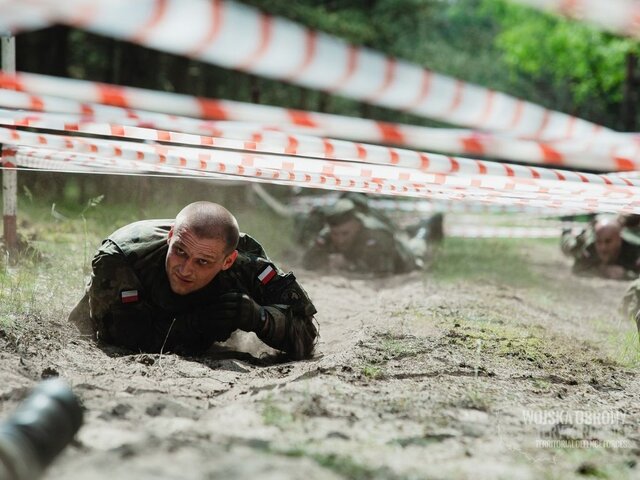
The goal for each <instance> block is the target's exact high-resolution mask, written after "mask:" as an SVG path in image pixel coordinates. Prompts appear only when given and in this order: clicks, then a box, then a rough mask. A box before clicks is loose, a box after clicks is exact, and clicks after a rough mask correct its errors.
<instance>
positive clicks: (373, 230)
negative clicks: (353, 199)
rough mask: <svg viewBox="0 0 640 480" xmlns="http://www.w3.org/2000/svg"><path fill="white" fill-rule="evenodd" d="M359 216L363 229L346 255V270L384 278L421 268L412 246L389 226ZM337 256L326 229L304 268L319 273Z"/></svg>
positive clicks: (368, 217) (305, 256)
mask: <svg viewBox="0 0 640 480" xmlns="http://www.w3.org/2000/svg"><path fill="white" fill-rule="evenodd" d="M356 216H357V218H358V219H359V220H360V222H361V223H362V225H363V228H362V230H360V232H359V233H358V235H357V236H356V238H355V239H354V242H353V244H352V245H351V247H350V248H349V250H348V251H347V252H344V254H343V256H344V258H345V261H346V270H348V271H350V272H355V273H374V274H382V275H384V274H392V273H405V272H410V271H412V270H416V269H419V268H421V266H420V261H419V260H418V259H417V258H416V256H415V255H414V253H413V252H412V251H411V249H410V247H409V246H408V245H407V243H406V242H405V241H404V240H403V239H401V238H400V237H398V236H397V235H396V234H395V233H394V231H393V230H392V229H391V228H390V227H389V225H387V224H384V223H383V222H381V221H380V220H378V219H377V218H375V217H373V216H370V215H364V214H362V213H357V214H356ZM335 253H338V252H337V250H336V249H335V247H334V246H333V245H332V243H331V236H330V230H329V227H325V228H323V229H322V231H321V232H320V233H319V234H318V236H317V237H316V240H315V242H314V243H313V245H312V246H311V247H310V248H309V249H308V250H307V251H306V252H305V254H304V258H303V265H304V267H305V268H308V269H310V270H320V269H322V268H325V267H326V266H327V265H328V264H329V256H330V255H332V254H335Z"/></svg>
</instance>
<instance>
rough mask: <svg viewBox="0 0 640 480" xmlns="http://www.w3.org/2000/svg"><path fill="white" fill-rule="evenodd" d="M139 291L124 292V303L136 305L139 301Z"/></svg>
mask: <svg viewBox="0 0 640 480" xmlns="http://www.w3.org/2000/svg"><path fill="white" fill-rule="evenodd" d="M139 299H140V298H139V296H138V290H123V291H122V292H120V300H122V303H134V302H137V301H138V300H139Z"/></svg>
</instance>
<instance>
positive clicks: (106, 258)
mask: <svg viewBox="0 0 640 480" xmlns="http://www.w3.org/2000/svg"><path fill="white" fill-rule="evenodd" d="M88 294H89V311H90V317H91V321H92V324H93V328H94V331H95V334H96V338H97V339H98V340H101V341H104V342H106V343H109V344H114V345H119V346H123V347H126V348H129V349H132V350H139V349H142V350H148V349H149V348H150V347H151V345H150V343H152V342H151V341H150V340H149V339H148V335H149V332H150V330H151V312H150V311H149V309H148V308H147V305H146V303H145V302H144V301H143V296H144V294H143V291H142V285H141V283H140V280H139V279H138V277H137V276H136V274H135V272H134V271H133V269H132V268H131V267H130V266H129V265H128V264H127V262H126V258H125V256H124V255H123V254H122V253H121V252H120V251H119V249H118V247H117V246H116V245H115V244H113V243H112V242H110V241H109V240H107V241H105V243H104V244H103V245H102V247H100V249H99V250H98V253H97V254H96V255H95V257H94V258H93V261H92V274H91V282H90V285H89V290H88Z"/></svg>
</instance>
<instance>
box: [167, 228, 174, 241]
mask: <svg viewBox="0 0 640 480" xmlns="http://www.w3.org/2000/svg"><path fill="white" fill-rule="evenodd" d="M171 237H173V227H171V228H170V229H169V234H168V235H167V243H169V242H170V241H171Z"/></svg>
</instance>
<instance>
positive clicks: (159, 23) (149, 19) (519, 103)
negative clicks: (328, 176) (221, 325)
mask: <svg viewBox="0 0 640 480" xmlns="http://www.w3.org/2000/svg"><path fill="white" fill-rule="evenodd" d="M21 2H22V0H14V1H13V2H7V4H8V5H10V4H11V3H15V4H19V3H21ZM30 3H32V4H34V5H39V6H42V8H43V9H48V11H49V12H50V14H51V16H52V17H53V18H55V19H57V20H58V21H62V22H64V23H67V24H70V25H73V26H75V27H78V28H82V29H85V30H88V31H91V32H94V33H98V34H102V35H107V36H111V37H115V38H119V39H122V40H127V41H132V42H134V43H139V44H141V45H144V46H147V47H150V48H154V49H158V50H162V51H166V52H171V53H174V54H179V55H186V56H189V57H192V58H197V59H199V60H203V61H206V62H210V63H213V64H216V65H220V66H222V67H226V68H232V69H236V70H241V71H245V72H250V73H253V74H256V75H261V76H265V77H269V78H275V79H279V80H283V81H287V82H290V83H294V84H296V85H301V86H304V87H307V88H312V89H316V90H324V91H328V92H331V93H333V94H339V95H342V96H345V97H349V98H354V99H357V100H360V101H363V102H367V103H370V104H373V105H379V106H383V107H387V108H392V109H397V110H401V111H406V112H410V113H413V114H415V115H420V116H424V117H427V118H434V119H438V120H440V121H444V122H447V123H450V124H453V125H463V126H471V127H474V128H482V129H486V130H492V131H500V132H510V133H514V134H517V135H520V136H525V137H528V138H532V139H536V140H546V139H549V138H551V139H555V138H558V136H560V137H561V138H573V137H586V136H592V135H600V134H605V133H607V132H611V130H609V129H606V128H604V127H602V126H599V125H596V124H593V123H591V122H587V121H585V120H582V119H579V118H576V117H573V116H570V115H567V114H565V113H561V112H557V111H552V110H548V109H545V108H543V107H541V106H539V105H535V104H533V103H530V102H526V101H524V100H520V99H517V98H514V97H512V96H509V95H506V94H503V93H500V92H496V91H493V90H490V89H487V88H483V87H480V86H478V85H474V84H470V83H466V82H463V81H460V80H456V79H455V78H451V77H448V76H446V75H442V74H438V73H435V72H432V71H430V70H427V69H425V68H422V67H421V66H419V65H416V64H412V63H409V62H406V61H403V60H400V59H397V58H392V57H388V56H385V55H383V54H381V53H379V52H376V51H373V50H371V49H368V48H364V47H357V46H354V45H349V44H348V43H346V42H344V41H342V40H340V39H339V38H336V37H334V36H331V35H327V34H324V33H322V32H315V31H312V30H309V29H308V28H306V27H303V26H301V25H299V24H296V23H294V22H291V21H289V20H285V19H283V18H278V17H272V16H269V15H266V14H264V13H261V12H260V11H259V10H257V9H255V8H252V7H249V6H246V5H243V4H240V3H236V2H233V1H222V0H213V1H207V0H137V1H136V2H131V1H128V0H66V1H64V2H61V1H59V0H31V1H30ZM102 93H104V94H106V95H109V94H110V93H112V92H108V91H105V92H102ZM118 99H120V98H119V97H118ZM193 107H194V109H196V110H197V109H198V106H197V105H194V106H193Z"/></svg>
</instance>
